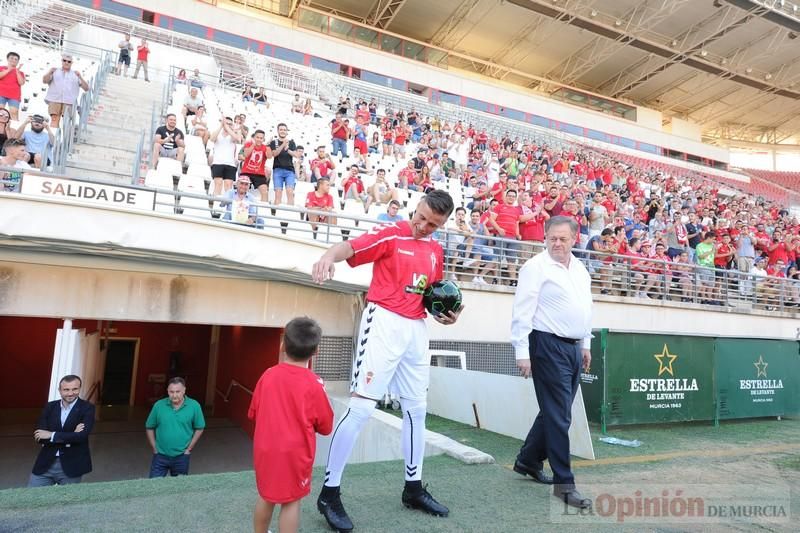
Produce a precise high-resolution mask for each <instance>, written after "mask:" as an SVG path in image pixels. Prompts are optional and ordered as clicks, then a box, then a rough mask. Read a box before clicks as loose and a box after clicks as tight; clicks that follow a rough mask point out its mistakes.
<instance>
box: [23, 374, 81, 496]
mask: <svg viewBox="0 0 800 533" xmlns="http://www.w3.org/2000/svg"><path fill="white" fill-rule="evenodd" d="M80 391H81V378H79V377H78V376H75V375H68V376H64V377H63V378H61V381H60V382H59V383H58V392H59V394H60V395H61V399H60V400H55V401H52V402H48V404H47V405H45V407H44V410H43V411H42V415H41V416H40V417H39V420H38V421H37V422H36V431H34V432H33V438H34V439H36V442H37V443H39V444H40V445H41V446H42V449H41V450H40V451H39V456H38V457H37V458H36V462H35V463H34V465H33V472H32V473H31V477H30V479H29V480H28V486H29V487H46V486H49V485H66V484H70V483H80V481H81V476H83V475H84V474H87V473H89V472H91V471H92V458H91V456H90V455H89V434H91V432H92V427H93V426H94V405H92V404H91V403H89V402H86V401H84V400H81V399H80V398H79V397H78V394H79V393H80Z"/></svg>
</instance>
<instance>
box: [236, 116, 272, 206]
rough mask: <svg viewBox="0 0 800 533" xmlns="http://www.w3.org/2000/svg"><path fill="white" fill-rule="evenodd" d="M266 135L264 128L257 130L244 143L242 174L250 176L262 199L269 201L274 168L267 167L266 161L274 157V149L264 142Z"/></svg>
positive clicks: (265, 201)
mask: <svg viewBox="0 0 800 533" xmlns="http://www.w3.org/2000/svg"><path fill="white" fill-rule="evenodd" d="M264 136H265V134H264V130H256V131H254V132H253V138H252V139H250V140H249V141H247V142H246V143H244V147H243V152H242V155H243V157H244V162H243V163H242V170H241V172H240V174H243V175H245V176H249V177H250V183H252V184H253V188H254V189H256V190H257V191H258V193H259V194H260V195H261V201H262V202H264V203H267V202H269V189H268V187H269V179H270V176H271V175H272V170H271V169H268V168H267V167H266V162H267V159H269V158H271V157H272V150H270V148H269V146H267V145H266V144H264Z"/></svg>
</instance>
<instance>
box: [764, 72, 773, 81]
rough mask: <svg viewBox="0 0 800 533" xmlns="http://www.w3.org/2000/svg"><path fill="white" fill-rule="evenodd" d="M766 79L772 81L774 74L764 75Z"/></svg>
mask: <svg viewBox="0 0 800 533" xmlns="http://www.w3.org/2000/svg"><path fill="white" fill-rule="evenodd" d="M764 79H765V80H771V79H772V74H770V73H769V72H767V73H766V74H765V75H764Z"/></svg>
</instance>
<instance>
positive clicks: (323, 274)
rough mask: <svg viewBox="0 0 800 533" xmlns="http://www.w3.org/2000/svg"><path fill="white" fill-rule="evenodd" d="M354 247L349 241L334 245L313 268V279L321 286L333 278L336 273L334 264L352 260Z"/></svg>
mask: <svg viewBox="0 0 800 533" xmlns="http://www.w3.org/2000/svg"><path fill="white" fill-rule="evenodd" d="M353 253H354V252H353V247H352V246H350V243H349V242H347V241H344V242H340V243H338V244H334V245H333V246H331V247H330V248H328V251H327V252H325V253H324V254H322V257H320V258H319V261H317V262H316V263H314V266H313V267H311V279H313V280H314V282H315V283H319V284H320V285H321V284H322V283H324V282H325V281H327V280H329V279H332V278H333V273H334V271H335V268H334V266H333V265H334V264H336V263H338V262H339V261H344V260H346V259H350V258H351V257H352V256H353Z"/></svg>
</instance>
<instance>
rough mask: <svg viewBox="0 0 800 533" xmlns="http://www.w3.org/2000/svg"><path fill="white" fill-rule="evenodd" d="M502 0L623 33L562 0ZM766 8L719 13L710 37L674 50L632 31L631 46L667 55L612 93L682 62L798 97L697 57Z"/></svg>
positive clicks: (611, 35) (601, 31) (610, 34)
mask: <svg viewBox="0 0 800 533" xmlns="http://www.w3.org/2000/svg"><path fill="white" fill-rule="evenodd" d="M505 1H506V2H507V3H511V4H514V5H517V6H520V7H523V8H525V9H529V10H531V11H534V12H536V13H540V14H543V15H546V16H549V17H551V18H554V19H555V18H562V17H564V16H565V15H567V16H568V17H569V21H570V22H569V23H570V24H571V25H573V26H576V27H578V28H582V29H585V30H589V31H592V32H594V33H597V34H598V35H602V36H604V37H606V38H608V39H612V40H615V39H617V38H619V36H620V34H621V33H623V32H622V31H621V30H620V29H619V28H616V27H614V26H613V25H612V26H607V25H604V24H601V23H599V22H597V21H596V20H594V19H593V18H591V17H590V16H588V14H584V13H575V12H569V13H568V12H566V11H565V9H566V7H562V5H561V3H553V2H552V1H547V0H505ZM720 11H724V12H726V13H727V12H728V11H734V8H732V7H730V6H726V7H723V8H721V9H720ZM766 11H767V9H766V8H764V7H762V6H757V5H755V6H754V7H753V8H752V9H751V10H750V11H749V12H747V13H746V14H745V15H744V16H741V15H740V14H736V13H734V14H731V15H727V16H721V18H722V20H720V22H719V25H718V27H717V29H716V31H714V32H713V33H712V35H711V36H710V37H707V38H705V39H703V40H701V41H700V42H699V43H696V44H694V45H691V46H690V47H689V48H688V49H686V50H682V51H677V52H676V50H675V49H673V48H671V47H670V46H669V45H668V44H663V43H661V42H657V40H655V39H653V38H645V37H639V36H636V35H631V40H630V41H629V42H628V44H629V45H630V46H632V47H635V48H638V49H640V50H643V51H645V52H648V53H650V54H652V55H653V56H654V57H661V58H663V59H666V60H667V62H666V64H661V65H659V66H657V67H655V69H654V70H655V71H654V70H648V71H645V72H643V73H640V74H639V76H638V77H637V78H636V79H633V80H632V81H630V82H626V83H625V85H623V86H622V87H621V89H617V90H615V91H613V93H612V95H620V94H624V93H626V92H627V91H629V90H631V89H632V88H635V87H636V86H638V85H640V84H641V83H644V81H647V79H650V78H652V77H653V76H655V75H656V74H657V73H658V72H662V71H663V70H666V68H668V66H669V65H672V64H676V63H683V64H685V65H687V66H689V67H691V68H694V69H697V70H701V71H705V72H708V73H710V74H715V75H718V76H719V75H727V76H729V77H730V79H731V80H732V81H735V82H736V83H740V84H742V85H746V86H749V87H754V88H756V89H759V90H762V91H769V92H777V94H780V95H782V96H787V97H789V98H793V99H798V98H800V92H798V91H796V90H794V89H787V88H783V87H778V86H776V85H775V84H774V83H769V82H767V81H765V80H760V79H756V78H753V77H750V76H746V75H742V74H739V73H738V72H733V71H731V70H730V69H728V68H725V67H724V66H721V65H716V64H714V63H711V62H709V61H706V60H704V59H703V58H702V57H698V56H700V54H699V52H700V51H701V50H702V48H703V46H705V44H707V43H709V42H713V41H716V40H717V39H719V38H721V37H722V36H723V35H725V34H727V33H729V32H730V31H732V30H733V29H735V28H736V27H739V26H741V25H742V24H744V23H746V22H747V21H749V20H751V19H752V18H753V17H756V16H763V15H764V13H765V12H766ZM716 18H720V15H716ZM629 86H630V87H629Z"/></svg>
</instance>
